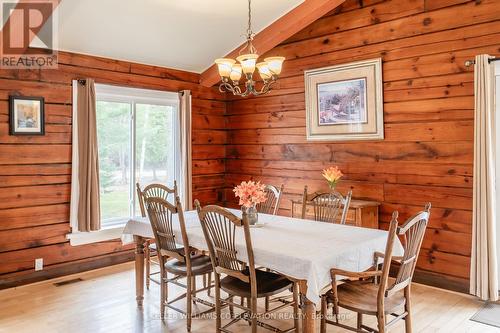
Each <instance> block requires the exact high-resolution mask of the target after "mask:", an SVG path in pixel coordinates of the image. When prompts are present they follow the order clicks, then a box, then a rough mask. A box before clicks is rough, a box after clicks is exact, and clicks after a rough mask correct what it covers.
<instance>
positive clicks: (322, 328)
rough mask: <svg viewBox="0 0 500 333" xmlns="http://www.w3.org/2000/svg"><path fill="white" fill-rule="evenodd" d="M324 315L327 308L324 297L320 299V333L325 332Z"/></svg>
mask: <svg viewBox="0 0 500 333" xmlns="http://www.w3.org/2000/svg"><path fill="white" fill-rule="evenodd" d="M326 315H327V306H326V297H325V296H322V297H321V324H320V332H321V333H325V332H326Z"/></svg>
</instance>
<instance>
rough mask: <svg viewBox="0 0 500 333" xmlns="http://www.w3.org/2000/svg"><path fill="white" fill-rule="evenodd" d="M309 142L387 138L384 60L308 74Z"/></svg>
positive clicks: (373, 60)
mask: <svg viewBox="0 0 500 333" xmlns="http://www.w3.org/2000/svg"><path fill="white" fill-rule="evenodd" d="M305 89H306V125H307V128H306V129H307V140H323V141H351V140H354V141H355V140H382V139H384V118H383V117H384V110H383V100H382V98H383V94H382V60H381V59H371V60H364V61H358V62H353V63H349V64H343V65H336V66H331V67H326V68H319V69H313V70H308V71H305Z"/></svg>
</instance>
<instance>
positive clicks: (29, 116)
mask: <svg viewBox="0 0 500 333" xmlns="http://www.w3.org/2000/svg"><path fill="white" fill-rule="evenodd" d="M9 134H10V135H45V101H44V98H43V97H28V96H9Z"/></svg>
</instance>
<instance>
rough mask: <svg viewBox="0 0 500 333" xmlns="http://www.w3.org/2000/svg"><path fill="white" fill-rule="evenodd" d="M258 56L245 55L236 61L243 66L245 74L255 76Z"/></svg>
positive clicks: (253, 54)
mask: <svg viewBox="0 0 500 333" xmlns="http://www.w3.org/2000/svg"><path fill="white" fill-rule="evenodd" d="M258 57H259V55H258V54H255V53H250V54H243V55H240V56H239V57H237V58H236V60H237V61H238V62H239V63H240V64H241V68H242V70H243V73H245V74H253V72H254V71H255V63H256V62H257V58H258Z"/></svg>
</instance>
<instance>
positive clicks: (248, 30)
mask: <svg viewBox="0 0 500 333" xmlns="http://www.w3.org/2000/svg"><path fill="white" fill-rule="evenodd" d="M252 35H253V32H252V0H248V28H247V36H248V38H253V36H252Z"/></svg>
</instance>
